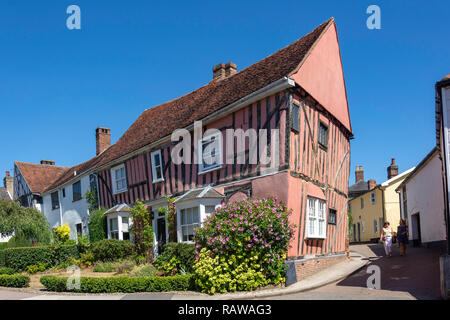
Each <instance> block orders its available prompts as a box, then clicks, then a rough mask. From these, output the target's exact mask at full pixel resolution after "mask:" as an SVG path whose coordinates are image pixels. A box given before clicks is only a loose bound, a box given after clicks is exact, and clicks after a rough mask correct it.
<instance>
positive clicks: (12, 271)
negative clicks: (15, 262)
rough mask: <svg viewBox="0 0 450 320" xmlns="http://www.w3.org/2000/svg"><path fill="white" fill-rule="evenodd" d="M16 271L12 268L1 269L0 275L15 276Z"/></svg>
mask: <svg viewBox="0 0 450 320" xmlns="http://www.w3.org/2000/svg"><path fill="white" fill-rule="evenodd" d="M14 273H15V272H14V269H12V268H6V267H5V268H0V274H14Z"/></svg>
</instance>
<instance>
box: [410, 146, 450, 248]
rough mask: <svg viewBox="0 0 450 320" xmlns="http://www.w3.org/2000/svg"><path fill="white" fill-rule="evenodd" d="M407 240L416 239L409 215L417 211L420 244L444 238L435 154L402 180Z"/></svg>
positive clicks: (437, 161) (439, 175)
mask: <svg viewBox="0 0 450 320" xmlns="http://www.w3.org/2000/svg"><path fill="white" fill-rule="evenodd" d="M406 199H407V204H406V207H407V214H408V227H409V239H410V240H413V239H417V232H418V231H417V225H416V224H415V220H414V219H413V217H412V215H414V214H416V213H419V215H420V230H421V237H422V243H427V242H432V241H442V240H445V239H446V232H445V228H446V227H445V218H444V217H445V216H444V191H443V186H442V175H441V161H440V159H439V157H438V154H437V153H435V154H434V155H433V157H432V158H431V159H429V160H428V162H427V163H426V164H425V166H424V167H422V168H421V170H420V171H419V172H417V173H416V174H415V176H414V177H413V178H412V179H411V180H409V181H408V182H407V183H406Z"/></svg>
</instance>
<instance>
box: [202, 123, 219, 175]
mask: <svg viewBox="0 0 450 320" xmlns="http://www.w3.org/2000/svg"><path fill="white" fill-rule="evenodd" d="M212 137H216V138H217V139H218V141H219V148H218V149H219V150H218V152H219V156H218V158H219V162H218V163H216V164H215V165H208V167H205V166H204V164H203V144H204V143H206V142H209V141H211V138H212ZM197 154H198V160H199V164H198V174H199V175H200V174H204V173H207V172H210V171H214V170H218V169H221V168H222V167H223V146H222V132H216V133H212V134H209V135H206V136H204V137H203V138H202V139H199V140H198V150H197Z"/></svg>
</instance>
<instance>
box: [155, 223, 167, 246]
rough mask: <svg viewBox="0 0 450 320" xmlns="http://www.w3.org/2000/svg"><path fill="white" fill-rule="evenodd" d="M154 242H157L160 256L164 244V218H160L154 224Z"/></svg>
mask: <svg viewBox="0 0 450 320" xmlns="http://www.w3.org/2000/svg"><path fill="white" fill-rule="evenodd" d="M156 229H157V233H156V240H157V241H158V254H161V253H162V251H163V248H164V245H165V244H166V218H165V217H160V218H158V220H157V224H156Z"/></svg>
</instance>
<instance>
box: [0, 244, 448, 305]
mask: <svg viewBox="0 0 450 320" xmlns="http://www.w3.org/2000/svg"><path fill="white" fill-rule="evenodd" d="M351 251H352V254H351V256H352V260H351V261H348V262H342V263H340V264H338V265H335V266H334V267H333V268H330V269H328V270H324V271H322V272H320V273H318V274H316V275H314V276H312V277H310V278H308V279H305V280H303V281H301V282H298V283H296V284H294V285H292V286H289V287H288V288H276V289H270V290H261V291H255V292H251V293H234V294H227V295H215V296H208V295H202V294H197V293H137V294H102V295H74V294H52V293H44V292H39V291H36V290H34V291H33V290H29V289H22V290H17V289H5V288H2V289H0V300H21V299H23V300H204V299H214V300H217V299H227V300H228V299H280V300H342V299H345V300H361V299H363V300H377V299H382V300H398V299H401V300H414V299H440V292H439V254H440V252H439V250H436V249H425V248H409V249H408V254H407V256H406V257H401V256H399V252H398V249H397V248H394V250H393V257H391V258H387V257H384V252H383V248H382V246H381V245H378V244H369V245H353V246H351ZM370 265H375V266H378V267H379V268H380V271H381V273H380V274H381V288H380V290H376V289H368V288H367V279H368V277H369V276H370V274H368V273H367V267H368V266H370ZM355 270H356V271H355ZM352 271H355V272H354V273H353V274H349V273H350V272H352ZM337 279H339V280H338V281H336V280H337ZM300 291H301V292H300Z"/></svg>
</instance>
